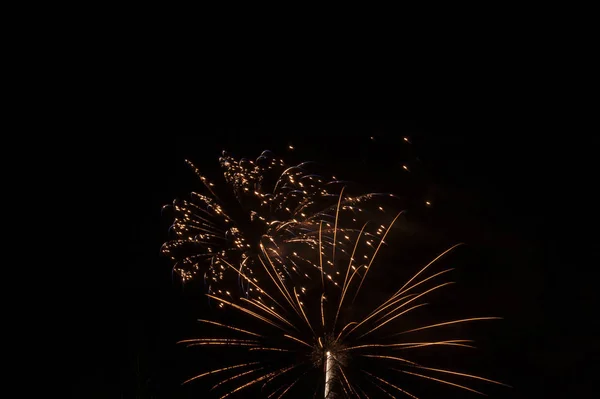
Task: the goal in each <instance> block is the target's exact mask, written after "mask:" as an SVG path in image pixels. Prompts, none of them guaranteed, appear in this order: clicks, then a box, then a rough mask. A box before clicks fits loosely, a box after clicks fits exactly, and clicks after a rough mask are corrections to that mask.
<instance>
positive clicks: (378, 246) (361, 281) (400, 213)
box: [352, 211, 404, 303]
mask: <svg viewBox="0 0 600 399" xmlns="http://www.w3.org/2000/svg"><path fill="white" fill-rule="evenodd" d="M403 213H404V211H400V212H399V213H398V214H397V215H396V217H395V218H394V220H392V223H390V225H389V226H388V228H387V229H386V230H385V234H384V235H383V237H382V238H381V241H379V245H377V249H376V250H375V253H374V254H373V256H372V257H371V260H370V261H369V266H367V271H366V272H365V274H364V275H363V277H362V280H360V284H359V286H358V288H357V289H356V293H355V294H354V299H352V303H354V301H355V300H356V297H357V296H358V293H359V291H360V288H361V287H362V284H363V282H364V281H365V277H367V273H368V272H369V269H370V268H371V265H372V264H373V260H375V257H376V256H377V252H379V248H381V244H382V243H383V242H384V240H385V237H387V235H388V233H389V231H390V229H391V228H392V226H393V225H394V223H395V222H396V220H397V219H398V218H399V217H400V215H402V214H403Z"/></svg>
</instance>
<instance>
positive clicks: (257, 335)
mask: <svg viewBox="0 0 600 399" xmlns="http://www.w3.org/2000/svg"><path fill="white" fill-rule="evenodd" d="M198 321H200V322H202V323H208V324H214V325H216V326H219V327H224V328H228V329H230V330H234V331H239V332H242V333H244V334H249V335H254V336H255V337H263V336H262V335H260V334H256V333H253V332H250V331H247V330H242V329H241V328H236V327H233V326H229V325H227V324H222V323H217V322H216V321H210V320H204V319H198Z"/></svg>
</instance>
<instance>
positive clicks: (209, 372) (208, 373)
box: [181, 362, 260, 385]
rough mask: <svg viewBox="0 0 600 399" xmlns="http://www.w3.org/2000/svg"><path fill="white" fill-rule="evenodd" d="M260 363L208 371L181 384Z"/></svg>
mask: <svg viewBox="0 0 600 399" xmlns="http://www.w3.org/2000/svg"><path fill="white" fill-rule="evenodd" d="M259 363H260V362H252V363H242V364H236V365H235V366H228V367H223V368H222V369H218V370H212V371H207V372H206V373H202V374H198V375H197V376H195V377H192V378H190V379H189V380H185V381H184V382H182V383H181V385H183V384H187V383H188V382H190V381H193V380H195V379H198V378H202V377H204V376H207V375H211V374H216V373H220V372H222V371H229V370H233V369H237V368H239V367H246V366H252V365H254V364H259Z"/></svg>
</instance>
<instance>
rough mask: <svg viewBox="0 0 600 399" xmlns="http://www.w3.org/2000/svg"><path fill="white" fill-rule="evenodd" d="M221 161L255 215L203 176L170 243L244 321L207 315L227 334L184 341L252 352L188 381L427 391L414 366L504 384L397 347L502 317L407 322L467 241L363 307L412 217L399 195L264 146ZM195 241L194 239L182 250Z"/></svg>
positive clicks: (263, 391)
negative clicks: (353, 186) (395, 203)
mask: <svg viewBox="0 0 600 399" xmlns="http://www.w3.org/2000/svg"><path fill="white" fill-rule="evenodd" d="M221 165H222V166H223V167H224V170H225V180H226V181H227V183H228V184H229V186H230V187H231V188H232V191H233V193H234V195H235V198H236V199H237V202H238V204H240V205H242V207H241V208H242V209H245V210H246V213H243V215H246V216H248V219H246V222H248V221H249V222H251V223H249V224H248V223H246V224H245V222H239V221H238V219H236V217H234V216H232V215H233V212H232V211H230V210H228V209H226V207H225V205H223V203H224V202H223V201H222V198H221V194H220V193H217V192H216V186H215V185H214V184H213V183H211V182H209V181H208V180H207V179H206V178H204V177H203V176H200V179H201V181H202V182H203V183H204V184H205V185H206V188H207V190H208V191H209V193H210V195H211V196H210V197H209V196H203V195H200V194H193V195H192V199H195V201H194V200H192V201H179V202H175V204H174V209H175V215H176V219H175V223H174V225H173V226H174V229H175V232H176V234H177V236H178V237H177V239H176V240H173V241H171V242H168V243H166V244H165V247H164V248H163V250H164V252H165V253H167V254H168V255H169V256H171V257H172V258H173V260H174V261H175V270H176V271H178V272H179V273H180V274H181V275H182V277H183V278H184V280H187V279H189V278H191V277H193V275H194V274H195V273H196V271H199V270H201V265H202V264H204V265H206V267H207V268H208V270H207V272H206V273H207V276H206V278H207V279H208V280H210V281H211V286H210V287H209V290H208V291H209V292H208V293H207V294H206V295H207V296H208V297H209V298H211V299H212V300H214V301H215V302H217V303H219V306H220V307H223V308H229V309H231V311H232V312H237V313H238V314H239V315H240V317H239V321H238V323H236V324H242V325H232V324H230V323H224V322H223V323H222V322H217V321H210V320H204V319H202V320H200V321H201V322H203V323H205V324H207V325H211V326H214V327H215V328H216V329H217V330H218V331H221V334H222V335H221V336H218V337H213V338H194V339H185V340H182V341H180V342H181V343H183V344H186V345H188V346H204V347H216V348H224V349H231V350H236V351H238V352H239V353H240V356H247V357H248V359H250V360H249V361H247V362H244V363H239V364H234V365H229V366H226V367H220V366H219V367H216V368H215V369H214V370H210V371H207V372H204V373H201V374H199V375H197V376H195V377H192V378H189V379H187V380H186V381H184V384H186V383H188V382H191V381H196V380H198V379H206V378H216V377H220V379H219V380H218V381H213V384H212V388H211V390H214V391H215V392H217V391H220V392H221V394H220V398H221V399H223V398H226V397H229V396H231V395H234V394H237V393H240V392H241V393H245V392H247V391H249V390H251V389H257V387H258V383H259V382H260V383H262V384H261V388H260V394H256V395H263V396H264V397H268V398H270V397H275V395H278V396H277V397H279V398H281V397H283V396H285V395H287V394H290V393H291V392H296V391H301V390H303V389H304V390H305V389H306V388H307V387H312V388H313V389H315V396H316V397H322V398H333V397H334V395H344V396H345V397H358V398H376V397H380V396H381V395H382V394H383V395H385V396H390V397H396V396H394V395H395V394H398V393H399V394H400V395H403V396H409V397H412V398H417V396H416V395H415V393H412V392H409V391H408V389H407V387H406V386H402V382H403V381H406V378H413V380H427V381H429V382H433V383H439V384H443V385H446V386H449V387H452V388H453V389H455V388H456V389H462V390H466V391H469V392H473V393H478V394H480V393H481V392H480V391H478V390H476V389H473V388H471V387H467V386H465V385H462V384H458V383H455V382H452V381H448V380H446V379H442V378H439V374H444V375H445V377H444V378H468V379H470V380H472V381H473V382H477V381H479V382H485V383H494V384H501V383H499V382H497V381H494V380H491V379H488V378H484V377H480V376H476V375H472V374H467V373H462V372H459V371H454V370H447V369H443V368H439V367H431V366H432V365H424V364H421V362H420V361H416V360H415V359H409V358H408V357H409V355H406V356H402V357H398V356H397V352H398V351H400V350H404V351H406V353H408V354H410V353H413V352H414V351H415V350H416V351H419V350H422V351H423V350H430V349H431V348H441V347H448V348H455V349H461V348H473V346H472V345H469V344H470V343H471V342H472V341H471V340H468V339H463V338H454V337H449V338H452V339H440V340H437V339H431V338H429V336H428V338H423V339H418V338H414V337H415V336H418V335H419V334H416V333H418V332H421V331H425V330H427V331H428V332H429V331H431V330H433V331H438V330H440V331H444V328H443V327H446V326H452V325H456V324H461V323H468V322H473V321H481V320H491V319H498V317H470V318H462V319H457V320H449V321H443V322H439V323H434V324H429V325H421V326H420V327H415V328H409V329H407V328H406V327H404V328H402V327H401V321H402V320H405V319H406V317H407V314H408V315H413V314H417V313H418V312H422V311H423V308H424V306H425V305H427V303H425V302H421V301H420V300H422V299H424V298H426V297H428V296H430V294H431V293H432V292H436V291H438V290H443V289H444V288H445V287H448V286H450V285H451V284H452V282H440V281H439V277H440V276H443V275H446V273H448V272H450V271H451V270H452V269H445V270H442V271H439V272H436V273H432V274H429V275H427V273H429V272H430V270H432V269H434V267H435V266H436V265H437V264H439V263H443V259H444V258H447V257H448V256H449V254H450V253H451V252H452V251H453V250H454V249H455V248H456V247H457V246H459V245H460V244H457V245H454V246H452V247H450V248H448V249H447V250H445V251H443V252H442V253H441V254H440V255H438V256H437V257H435V258H434V259H433V260H432V261H431V262H429V263H428V264H427V265H425V266H424V267H423V268H422V269H421V270H419V271H418V272H416V273H415V274H414V275H413V276H412V277H411V278H410V279H408V281H407V282H406V283H405V284H403V285H402V286H401V287H400V288H399V289H398V290H397V291H396V292H395V293H394V294H392V295H390V296H389V297H387V298H385V300H383V301H380V302H379V303H378V304H377V306H375V307H373V308H370V309H369V311H364V310H363V309H364V304H366V303H368V302H370V301H364V299H365V296H366V295H367V291H366V289H365V288H364V287H365V286H367V285H369V284H372V282H371V281H372V277H373V273H370V274H369V272H370V270H371V269H372V268H373V267H375V266H376V264H377V262H375V260H376V258H377V257H378V256H380V254H381V253H383V252H385V251H386V250H388V249H386V241H385V240H387V239H388V237H389V236H390V235H391V232H392V229H393V228H394V227H395V226H396V225H397V224H398V223H401V220H402V219H400V216H401V215H402V214H403V212H391V211H392V207H388V206H387V205H389V204H387V203H386V202H385V200H384V199H385V198H393V197H391V196H389V195H387V196H385V195H379V194H367V195H358V196H355V195H352V194H347V191H346V190H345V189H344V186H343V185H341V186H340V185H339V182H338V181H335V180H334V181H326V180H324V179H322V178H320V177H318V176H316V175H313V174H310V173H308V172H307V171H306V170H305V169H304V167H305V166H306V164H300V165H298V166H294V167H287V166H285V165H284V164H283V162H282V161H278V160H275V159H273V158H271V157H270V156H269V155H268V154H266V155H265V153H263V155H262V156H261V157H260V158H259V159H257V160H256V162H253V161H244V160H242V161H236V160H234V159H233V158H231V157H229V156H226V155H224V156H223V157H222V158H221ZM271 171H276V175H277V176H278V177H277V179H275V180H274V182H272V183H269V182H268V179H267V174H268V173H267V172H271ZM373 205H375V206H373ZM372 209H376V210H377V211H376V212H373V211H372ZM238 215H239V214H238ZM367 216H368V217H367ZM219 220H220V221H219ZM258 221H260V223H258ZM254 222H257V223H258V224H253V223H254ZM248 226H250V227H248ZM184 247H185V248H186V250H185V251H177V249H182V248H184ZM367 275H369V277H370V278H369V279H367ZM228 276H231V277H233V279H232V281H239V286H240V287H241V288H242V290H241V291H239V290H237V291H230V290H227V288H225V287H226V286H225V285H223V286H221V285H220V284H216V283H221V282H222V283H224V284H226V283H227V282H228V281H230V280H227V278H228ZM213 284H216V285H215V286H214V287H213ZM371 292H372V291H371ZM369 296H372V295H369ZM361 301H362V302H361ZM358 304H360V305H361V306H358ZM384 332H386V333H385V334H384ZM232 335H233V336H232ZM238 335H241V336H238ZM405 337H406V338H405ZM408 337H413V338H408ZM436 375H437V377H436ZM501 385H504V384H501ZM241 393H240V394H241Z"/></svg>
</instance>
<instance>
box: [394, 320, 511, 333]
mask: <svg viewBox="0 0 600 399" xmlns="http://www.w3.org/2000/svg"><path fill="white" fill-rule="evenodd" d="M501 319H502V317H472V318H470V319H461V320H453V321H447V322H444V323H438V324H431V325H429V326H424V327H419V328H413V329H412V330H408V331H402V332H399V333H396V334H394V335H392V336H396V335H400V334H408V333H411V332H414V331H421V330H426V329H428V328H435V327H442V326H448V325H451V324H458V323H466V322H469V321H476V320H501Z"/></svg>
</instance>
